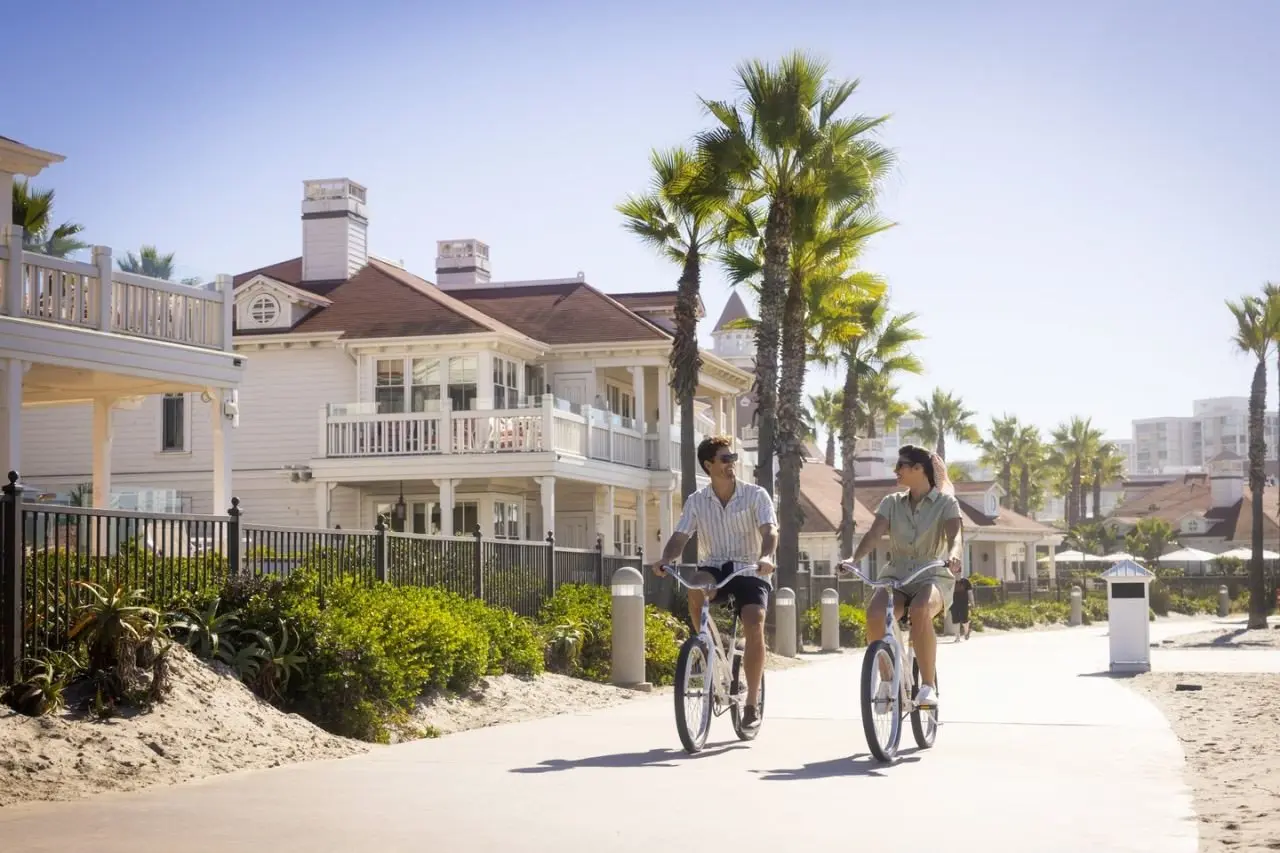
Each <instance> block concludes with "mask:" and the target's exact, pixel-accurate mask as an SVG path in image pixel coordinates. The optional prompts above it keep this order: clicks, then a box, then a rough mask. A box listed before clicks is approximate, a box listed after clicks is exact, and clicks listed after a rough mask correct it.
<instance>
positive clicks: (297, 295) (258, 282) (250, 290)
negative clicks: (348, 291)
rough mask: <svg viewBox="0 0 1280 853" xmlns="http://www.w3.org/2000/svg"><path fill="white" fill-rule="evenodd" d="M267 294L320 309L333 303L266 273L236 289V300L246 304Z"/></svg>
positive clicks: (256, 276)
mask: <svg viewBox="0 0 1280 853" xmlns="http://www.w3.org/2000/svg"><path fill="white" fill-rule="evenodd" d="M263 291H265V292H267V293H270V294H272V295H274V296H277V297H279V298H280V299H285V300H288V301H290V302H295V303H298V304H301V305H312V306H315V307H319V308H324V307H328V306H329V305H332V304H333V301H332V300H330V299H328V298H326V297H324V296H321V295H319V294H318V293H312V292H310V291H308V290H303V289H302V288H300V287H295V286H293V285H292V284H287V283H285V282H283V281H279V280H277V279H274V278H272V277H271V276H269V275H266V274H265V273H259V274H258V275H255V276H254V277H253V278H250V279H248V280H247V281H245V282H244V284H243V285H242V286H238V287H236V288H235V300H236V302H237V303H241V302H245V301H247V300H250V299H252V298H253V297H254V296H255V295H256V294H257V293H259V292H263Z"/></svg>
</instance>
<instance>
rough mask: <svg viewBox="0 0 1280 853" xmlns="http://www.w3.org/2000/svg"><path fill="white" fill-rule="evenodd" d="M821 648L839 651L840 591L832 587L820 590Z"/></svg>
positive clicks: (827, 650) (826, 650) (825, 650)
mask: <svg viewBox="0 0 1280 853" xmlns="http://www.w3.org/2000/svg"><path fill="white" fill-rule="evenodd" d="M822 650H823V651H824V652H838V651H840V593H838V592H836V591H835V590H834V589H824V590H823V591H822Z"/></svg>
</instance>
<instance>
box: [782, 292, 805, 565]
mask: <svg viewBox="0 0 1280 853" xmlns="http://www.w3.org/2000/svg"><path fill="white" fill-rule="evenodd" d="M804 308H805V304H804V282H803V281H801V280H799V279H798V278H797V279H794V280H793V281H792V282H791V286H790V287H789V288H788V289H787V302H786V307H785V310H784V313H783V318H782V370H781V373H780V376H779V381H778V585H779V587H784V586H786V587H790V588H791V589H795V584H796V570H797V568H798V567H799V565H800V527H801V526H802V525H803V524H804V513H803V511H802V510H801V509H800V468H801V466H803V465H804V454H803V452H802V450H801V445H800V436H801V428H802V424H801V420H800V412H801V405H802V403H801V397H802V394H803V392H804V364H805V361H804V357H805V343H806V341H805V327H804Z"/></svg>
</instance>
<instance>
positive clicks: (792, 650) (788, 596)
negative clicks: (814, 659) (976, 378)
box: [773, 586, 796, 658]
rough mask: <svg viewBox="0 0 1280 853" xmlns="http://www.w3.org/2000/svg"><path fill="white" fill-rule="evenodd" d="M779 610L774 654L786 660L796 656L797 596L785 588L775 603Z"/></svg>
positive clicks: (774, 634)
mask: <svg viewBox="0 0 1280 853" xmlns="http://www.w3.org/2000/svg"><path fill="white" fill-rule="evenodd" d="M773 606H774V607H776V608H778V618H777V624H776V625H775V626H774V631H773V645H774V652H775V653H776V654H779V655H782V656H783V657H784V658H793V657H795V656H796V594H795V591H793V590H791V589H788V588H787V587H785V586H784V587H783V588H782V589H780V590H778V594H777V596H776V598H775V600H774V602H773Z"/></svg>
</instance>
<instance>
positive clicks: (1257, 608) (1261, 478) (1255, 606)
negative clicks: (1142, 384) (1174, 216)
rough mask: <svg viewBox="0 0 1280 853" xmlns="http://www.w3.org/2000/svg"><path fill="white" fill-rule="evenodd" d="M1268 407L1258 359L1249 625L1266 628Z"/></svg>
mask: <svg viewBox="0 0 1280 853" xmlns="http://www.w3.org/2000/svg"><path fill="white" fill-rule="evenodd" d="M1266 409H1267V362H1266V361H1265V360H1264V359H1258V366H1257V367H1255V368H1254V370H1253V387H1252V389H1251V393H1250V394H1249V491H1250V493H1251V498H1252V501H1251V502H1252V505H1253V558H1252V559H1251V560H1250V561H1249V627H1250V628H1266V627H1267V610H1268V609H1269V608H1268V607H1267V587H1266V579H1265V577H1264V575H1263V569H1262V544H1263V542H1262V516H1263V506H1262V497H1263V489H1264V488H1265V486H1266V463H1267V442H1266V436H1265V435H1264V433H1263V413H1264V412H1265V411H1266Z"/></svg>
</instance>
